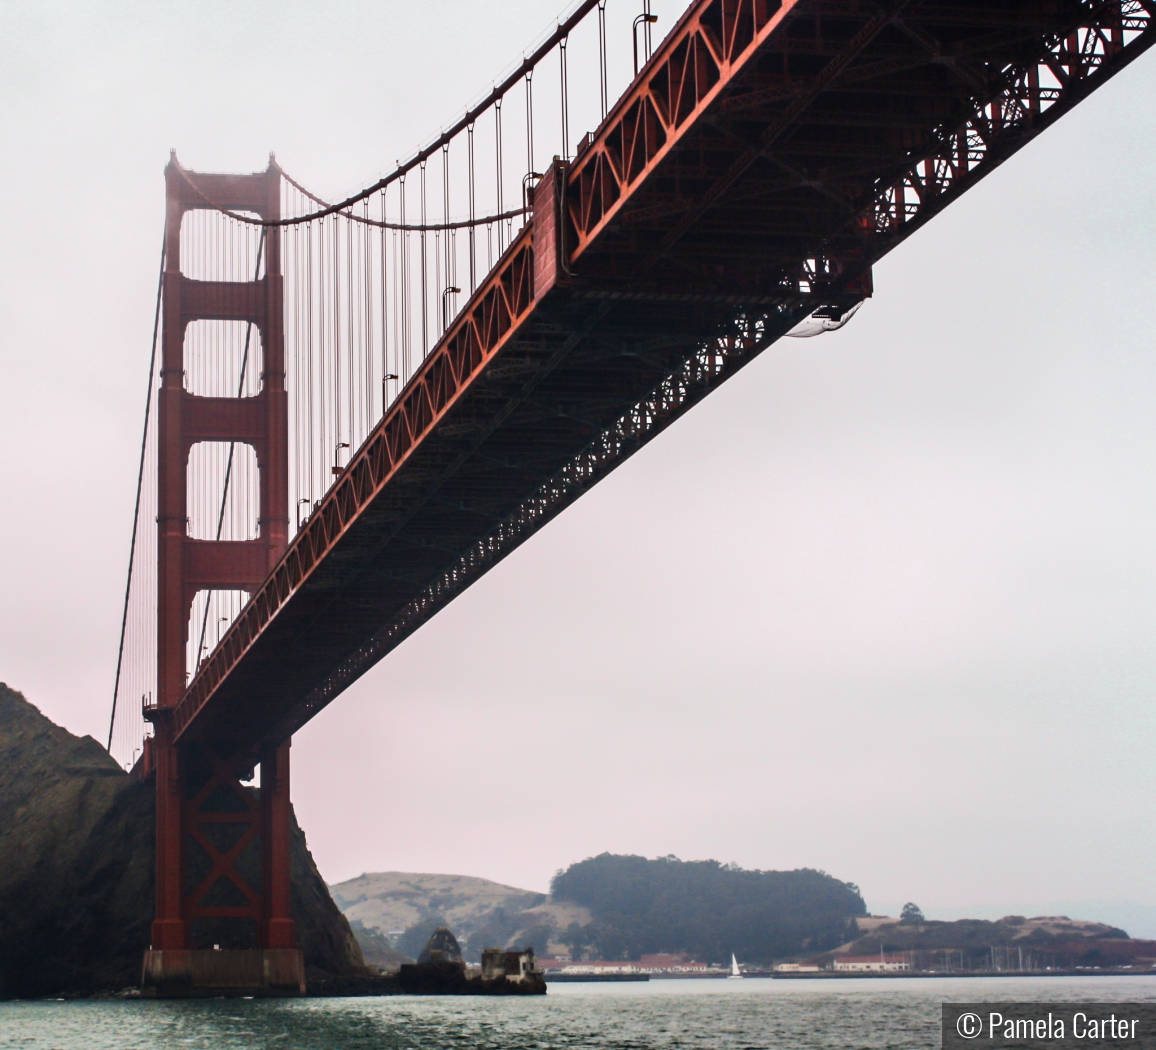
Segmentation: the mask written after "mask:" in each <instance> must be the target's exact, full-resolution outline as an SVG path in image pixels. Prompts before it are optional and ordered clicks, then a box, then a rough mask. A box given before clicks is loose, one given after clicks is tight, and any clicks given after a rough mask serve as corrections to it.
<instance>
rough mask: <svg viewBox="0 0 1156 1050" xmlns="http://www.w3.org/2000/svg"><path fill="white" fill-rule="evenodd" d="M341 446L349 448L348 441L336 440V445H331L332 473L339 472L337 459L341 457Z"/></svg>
mask: <svg viewBox="0 0 1156 1050" xmlns="http://www.w3.org/2000/svg"><path fill="white" fill-rule="evenodd" d="M343 448H349V442H348V441H339V442H337V444H336V445H334V446H333V473H334V475H337V474H340V473H341V467H340V465H339V464H338V462H337V461H338V459H340V458H341V450H342V449H343Z"/></svg>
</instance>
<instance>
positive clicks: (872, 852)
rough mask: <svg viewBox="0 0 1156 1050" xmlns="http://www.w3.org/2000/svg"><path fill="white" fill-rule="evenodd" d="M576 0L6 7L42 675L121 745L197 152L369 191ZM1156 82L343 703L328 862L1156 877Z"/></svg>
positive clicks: (325, 867) (1111, 887) (328, 742)
mask: <svg viewBox="0 0 1156 1050" xmlns="http://www.w3.org/2000/svg"><path fill="white" fill-rule="evenodd" d="M554 2H557V0H554ZM554 2H550V3H543V2H542V0H501V2H496V3H485V4H483V3H479V2H469V3H467V2H462V0H459V2H457V3H450V2H447V0H426V2H423V3H422V4H420V5H417V4H406V3H401V2H397V0H392V2H391V0H382V2H379V3H375V4H369V3H354V2H338V0H331V2H329V3H326V4H306V3H300V2H291V0H288V2H287V0H279V2H277V3H272V2H267V3H266V2H254V0H231V2H229V3H224V2H216V0H200V2H197V3H191V2H170V0H164V2H148V3H145V2H134V3H130V2H123V3H66V2H55V3H47V4H45V3H30V2H18V0H7V2H6V3H4V4H0V157H2V158H3V163H2V164H0V189H2V194H3V196H2V205H0V493H3V514H2V515H0V550H3V556H2V557H0V680H4V681H6V682H8V683H9V684H10V685H11V686H13V687H14V688H17V689H20V690H22V691H24V692H25V693H26V695H27V696H28V698H29V699H30V700H32V701H33V702H34V703H36V704H38V705H39V706H40V707H41V708H42V710H44V712H45V713H46V714H47V715H49V716H50V717H51V718H53V719H55V720H56V721H58V722H61V723H63V724H64V725H66V726H67V727H68V728H69V729H71V730H73V731H74V732H82V733H92V734H93V735H94V736H96V737H97V738H98V739H103V737H104V735H105V733H106V731H107V719H108V705H109V701H110V695H111V689H112V679H113V670H114V664H115V657H116V639H117V630H118V627H119V615H120V602H121V598H122V593H123V586H124V572H125V562H126V557H127V546H128V535H129V529H130V526H131V512H132V492H133V486H134V483H135V471H136V459H135V457H136V451H137V443H138V441H139V428H140V421H141V413H142V411H143V393H144V380H145V371H146V368H147V360H148V349H149V346H148V342H149V335H150V331H151V324H152V306H153V295H154V291H155V281H156V274H155V267H156V265H157V258H158V253H159V249H160V241H161V232H162V231H161V223H162V216H163V202H164V184H163V179H162V169H163V167H164V164H165V162H166V160H167V158H168V150H169V148H170V147H176V148H177V150H178V152H179V154H180V156H181V158H182V160H183V161H184V162H185V163H186V164H188V165H189V166H190V167H193V168H199V169H202V170H245V171H251V170H256V169H259V168H262V167H263V166H264V163H265V159H266V156H267V154H268V152H269V151H270V150H276V152H277V156H278V159H279V160H280V161H281V162H282V163H283V164H284V166H285V167H286V169H287V170H289V171H290V172H292V173H293V174H295V175H296V176H297V177H298V178H300V179H302V180H303V181H305V182H306V183H307V184H309V185H310V186H311V187H313V188H315V189H316V190H317V191H318V192H321V193H323V194H331V195H336V194H337V193H339V192H342V191H346V190H351V189H356V188H357V187H358V186H360V185H363V184H366V183H368V182H369V181H371V180H372V179H373V178H375V177H376V176H377V175H378V174H380V173H381V172H383V171H384V170H387V169H389V168H391V167H392V166H393V162H394V161H395V160H396V159H397V158H399V157H403V156H408V155H409V154H410V153H411V152H412V150H413V148H414V147H415V146H416V145H417V144H418V142H419V140H422V139H425V138H428V137H429V136H430V135H431V133H433V132H434V131H436V130H437V128H438V127H439V126H440V125H441V124H442V123H443V122H445V121H446V120H447V119H448V118H450V117H452V116H453V115H454V113H455V111H456V110H457V109H459V108H460V106H461V105H462V104H464V103H465V102H466V101H468V100H469V99H471V98H472V97H474V96H475V95H476V94H477V93H478V92H479V91H480V90H482V89H483V88H485V87H486V86H487V85H488V84H489V83H490V82H491V80H492V78H493V77H494V76H495V75H496V74H497V73H498V72H500V71H501V70H502V69H503V68H504V67H505V66H506V65H507V64H508V63H509V62H510V61H511V60H513V59H515V58H517V57H518V55H519V54H520V52H521V50H522V48H523V47H524V46H525V45H526V44H528V43H529V42H530V41H531V40H532V39H534V38H535V37H536V36H537V35H538V33H539V31H540V30H542V29H543V27H545V26H547V25H548V24H549V23H550V22H551V20H552V18H553V17H554V16H555V15H556V14H557V10H556V8H555V6H554ZM616 5H618V6H620V7H622V8H623V15H624V16H628V15H629V14H630V9H631V8H633V7H635V6H640V5H636V4H634V2H633V0H610V6H611V8H614V7H615V6H616ZM654 6H655V10H656V11H657V12H658V13H659V14H660V16H661V18H662V22H661V23H660V28H663V29H664V28H666V27H669V25H670V24H671V23H672V21H673V18H674V17H675V15H676V14H677V12H678V10H679V5H678V4H677V3H676V2H675V3H668V2H663V3H656V4H655V5H654ZM614 46H615V48H616V49H617V51H618V54H619V55H622V54H625V49H626V48H628V47H629V40H628V38H623V37H622V34H621V32H619V33H618V35H617V36H615V38H614ZM1154 97H1156V56H1151V55H1149V56H1146V57H1145V58H1142V59H1141V60H1140V61H1139V62H1137V63H1136V64H1135V65H1134V66H1133V67H1132V68H1130V69H1128V70H1126V71H1125V72H1124V73H1123V74H1122V75H1120V76H1119V77H1118V78H1117V79H1116V80H1114V81H1113V82H1112V83H1111V84H1110V85H1109V86H1108V87H1106V88H1105V89H1103V90H1102V91H1101V92H1099V93H1098V94H1096V95H1095V96H1094V97H1093V98H1092V99H1090V100H1089V101H1088V102H1086V103H1084V104H1083V105H1082V106H1081V107H1080V108H1079V109H1077V111H1076V112H1075V113H1073V114H1071V115H1070V116H1068V117H1065V118H1064V119H1063V120H1062V121H1061V122H1060V124H1059V125H1058V126H1057V127H1056V128H1054V129H1053V130H1052V131H1050V132H1049V133H1048V134H1047V135H1045V136H1044V137H1043V138H1042V139H1040V140H1039V141H1037V142H1036V143H1034V144H1033V145H1031V146H1030V147H1029V148H1027V149H1026V150H1025V151H1024V152H1022V153H1021V154H1020V155H1018V156H1017V157H1015V158H1014V159H1013V160H1012V161H1011V162H1010V163H1008V164H1007V165H1005V166H1004V167H1003V168H1002V169H1001V170H1000V171H998V172H996V173H995V174H994V175H993V176H992V177H991V178H989V179H988V180H987V181H986V182H985V183H984V184H982V185H981V186H980V187H979V188H977V189H975V190H973V191H972V192H971V193H969V194H968V195H967V196H966V197H965V198H964V199H963V200H962V201H961V202H959V203H957V204H955V205H953V206H952V207H951V208H950V209H949V210H948V212H947V213H946V214H944V215H943V216H941V217H939V218H938V219H936V220H935V221H934V222H933V223H932V224H931V226H929V227H928V228H927V229H926V230H924V231H923V232H921V233H919V234H917V235H916V236H915V237H914V238H913V239H912V240H911V241H910V242H909V243H908V244H906V245H904V246H903V247H902V248H901V249H900V250H899V251H898V252H896V253H895V254H894V255H893V256H892V257H891V258H889V259H887V260H885V261H884V263H883V264H882V265H880V266H879V267H878V269H877V270H876V297H875V299H874V300H873V301H871V302H870V303H868V304H867V305H866V306H865V307H864V309H863V310H862V311H861V312H860V314H859V315H858V316H857V317H856V319H855V320H854V321H853V322H852V323H851V324H850V325H849V326H848V327H847V328H846V329H844V330H843V331H841V332H839V333H836V334H833V335H828V336H824V337H821V338H819V339H813V340H802V341H791V340H786V341H784V342H783V343H781V344H779V345H777V346H776V347H774V348H772V349H771V350H770V351H768V352H767V353H766V354H765V355H764V356H763V357H762V358H761V359H760V360H759V361H757V362H756V363H755V364H754V365H752V366H751V367H750V368H748V369H747V370H746V371H744V372H743V373H742V374H741V375H740V376H739V377H737V378H736V379H734V380H733V381H732V382H730V383H729V384H727V385H726V386H725V387H724V388H723V389H721V390H720V391H719V392H717V393H716V394H714V395H713V396H712V397H711V398H710V399H709V400H708V401H707V402H706V403H705V404H703V405H701V406H699V407H698V408H696V409H695V410H694V411H693V412H692V413H691V414H690V415H689V416H688V417H687V418H685V419H684V420H682V421H681V422H680V423H678V424H677V425H675V426H674V427H673V428H671V430H669V431H668V432H667V433H666V434H665V435H663V436H662V437H661V438H659V439H658V440H657V441H655V442H654V443H653V444H652V445H650V446H649V447H648V448H646V449H645V450H644V451H643V452H642V453H640V454H639V455H637V456H635V457H634V458H633V459H632V460H631V461H630V462H629V463H627V464H626V465H625V466H624V467H623V468H621V469H620V470H619V471H618V472H617V473H615V474H614V475H612V476H611V478H610V479H609V480H607V481H606V482H604V483H603V484H602V485H600V486H599V487H598V488H597V489H595V490H594V491H593V492H592V493H591V494H590V495H588V496H586V497H585V498H584V499H583V500H582V501H580V503H579V504H578V505H576V506H575V507H574V508H572V509H571V510H569V511H567V512H566V513H565V514H564V515H563V516H562V517H561V518H560V519H558V520H557V521H556V522H554V523H553V524H551V525H550V526H549V527H548V528H546V529H545V530H544V531H543V532H542V533H540V534H539V535H537V536H536V537H535V538H534V539H533V540H531V541H530V542H529V543H527V544H526V545H525V546H524V547H523V548H521V549H520V550H519V551H517V552H516V553H515V554H514V555H513V556H512V557H510V558H509V559H508V560H507V561H505V562H504V563H502V564H501V565H500V566H499V567H498V568H497V569H496V570H495V571H493V572H492V573H490V574H489V575H488V576H487V577H486V578H485V579H484V580H482V581H481V582H480V583H479V584H477V585H476V586H474V587H473V588H472V589H471V590H470V591H468V592H467V593H466V594H465V595H464V596H463V597H462V598H460V599H459V600H458V601H456V602H455V603H454V604H453V605H452V606H451V607H450V608H449V609H448V610H446V611H445V612H443V613H442V614H440V615H439V616H438V617H437V618H436V619H435V620H434V621H433V622H432V623H430V624H429V625H427V626H426V627H424V628H423V629H422V630H421V631H420V632H419V633H418V634H417V635H416V636H415V637H413V638H412V639H410V640H409V641H408V642H406V643H405V644H404V645H403V646H402V647H401V648H400V649H399V650H398V651H397V652H395V653H394V654H393V655H392V656H391V657H389V658H388V659H387V660H386V661H385V662H384V663H382V664H381V665H379V666H378V667H377V668H376V669H375V670H374V671H373V672H372V673H371V674H369V675H368V676H367V677H366V678H365V679H363V680H362V682H360V683H359V684H358V685H357V686H356V687H354V688H353V689H351V690H350V691H349V693H348V694H347V695H345V696H344V697H342V698H341V699H340V700H338V701H337V702H336V703H334V704H333V705H332V706H331V707H330V708H329V709H327V710H326V711H325V712H324V713H323V714H322V715H321V716H320V717H319V718H317V719H316V720H315V722H314V723H312V724H311V725H310V726H308V727H307V728H306V729H305V730H304V731H303V732H301V733H300V734H299V735H298V737H297V738H296V740H295V746H294V761H295V784H294V797H295V802H296V805H297V811H298V815H299V817H300V819H301V821H302V824H303V825H304V827H305V829H306V832H307V833H308V835H309V841H310V844H311V846H312V849H313V852H314V855H315V857H316V858H317V860H318V863H319V864H320V866H321V870H322V872H323V873H324V874H325V876H326V877H327V878H328V879H329V880H330V881H338V880H341V879H344V878H348V877H350V876H353V875H357V874H359V873H360V872H362V871H373V870H384V869H401V870H415V871H449V872H460V873H466V874H474V875H482V876H486V877H489V878H495V879H498V880H501V881H504V882H509V883H513V884H516V885H522V886H527V887H534V888H542V889H544V888H545V886H546V884H547V882H548V880H549V878H550V875H551V874H552V873H553V871H554V870H555V869H556V868H559V867H563V866H565V865H567V864H569V863H571V862H573V861H576V860H580V859H582V858H583V857H586V856H588V855H590V854H594V853H598V852H601V851H603V850H611V851H615V852H636V853H644V854H648V855H652V856H653V855H658V854H667V853H676V854H678V855H679V856H681V857H684V858H700V857H717V858H718V859H720V860H723V861H732V860H733V861H737V862H738V863H740V864H742V865H744V866H749V867H762V868H789V867H797V866H809V867H818V868H823V869H825V870H827V871H829V872H831V873H832V874H834V875H836V876H838V877H840V878H844V879H849V880H852V881H855V882H857V883H859V885H860V886H861V887H862V889H863V892H864V894H865V896H866V897H867V900H868V904H869V906H870V905H872V903H873V902H892V901H903V900H916V901H918V902H920V903H921V904H922V905H923V906H924V908H925V910H928V911H930V912H934V909H935V907H936V906H942V907H945V908H946V907H948V906H951V907H956V906H961V907H962V906H966V905H968V904H980V903H984V902H990V901H1000V900H1019V901H1039V902H1041V904H1042V903H1044V902H1047V901H1052V900H1061V899H1068V900H1085V899H1090V898H1114V897H1116V898H1128V899H1131V900H1134V901H1139V902H1142V903H1146V904H1156V890H1154V888H1153V879H1152V861H1153V858H1154V857H1156V830H1154V826H1153V821H1152V819H1151V814H1152V812H1153V804H1154V802H1156V797H1154V796H1156V772H1154V768H1156V767H1154V764H1153V760H1152V756H1153V749H1154V746H1156V704H1154V700H1156V644H1154V639H1156V601H1154V598H1156V552H1154V547H1153V535H1154V531H1153V530H1154V526H1156V484H1154V482H1156V471H1154V468H1156V415H1154V412H1153V403H1154V398H1156V353H1154V346H1153V335H1152V322H1151V299H1152V291H1151V289H1152V286H1153V282H1154V280H1156V259H1154V256H1153V244H1154V243H1156V211H1154V208H1153V204H1152V193H1151V186H1152V172H1153V167H1154V162H1156V146H1154V145H1153V143H1156V111H1154V110H1153V107H1152V105H1151V100H1152V99H1153V98H1154Z"/></svg>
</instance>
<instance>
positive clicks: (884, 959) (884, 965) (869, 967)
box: [832, 952, 911, 973]
mask: <svg viewBox="0 0 1156 1050" xmlns="http://www.w3.org/2000/svg"><path fill="white" fill-rule="evenodd" d="M832 966H833V968H834V969H836V970H850V971H853V972H855V973H900V972H901V971H904V970H910V969H911V960H910V959H908V957H907V956H906V955H884V954H883V953H882V952H880V953H879V954H878V955H836V956H835V958H834V959H833V960H832Z"/></svg>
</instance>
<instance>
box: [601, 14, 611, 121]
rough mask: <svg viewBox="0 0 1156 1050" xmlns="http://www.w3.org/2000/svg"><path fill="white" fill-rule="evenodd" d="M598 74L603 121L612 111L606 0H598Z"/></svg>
mask: <svg viewBox="0 0 1156 1050" xmlns="http://www.w3.org/2000/svg"><path fill="white" fill-rule="evenodd" d="M598 74H599V77H600V81H601V86H602V95H601V98H602V119H603V120H605V119H606V114H607V113H608V112H609V109H610V98H609V95H608V94H607V91H608V87H607V83H606V79H607V78H606V0H598Z"/></svg>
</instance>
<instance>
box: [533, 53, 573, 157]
mask: <svg viewBox="0 0 1156 1050" xmlns="http://www.w3.org/2000/svg"><path fill="white" fill-rule="evenodd" d="M568 42H569V38H568V37H562V39H561V40H559V41H558V58H559V60H560V62H561V66H562V159H563V160H569V159H570V81H569V77H568V76H567V70H566V44H567V43H568ZM530 170H531V171H532V170H533V169H532V168H531V169H530Z"/></svg>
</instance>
